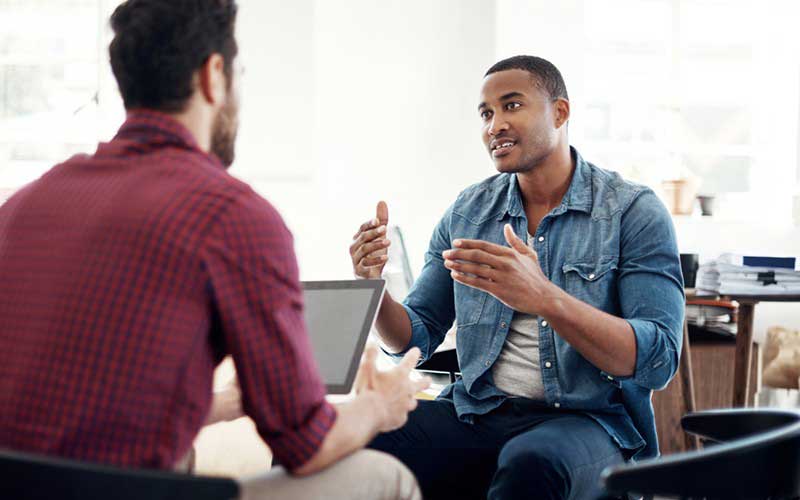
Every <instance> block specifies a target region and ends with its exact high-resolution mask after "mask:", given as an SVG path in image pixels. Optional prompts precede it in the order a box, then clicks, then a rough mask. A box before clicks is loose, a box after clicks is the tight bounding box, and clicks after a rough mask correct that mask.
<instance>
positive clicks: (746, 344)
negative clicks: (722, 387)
mask: <svg viewBox="0 0 800 500" xmlns="http://www.w3.org/2000/svg"><path fill="white" fill-rule="evenodd" d="M725 298H727V299H730V300H735V301H736V302H738V303H739V320H738V324H737V330H736V354H735V355H734V371H733V403H732V407H733V408H739V407H745V406H747V405H748V399H749V398H748V396H749V394H750V372H751V367H752V359H753V315H754V314H755V309H756V304H758V303H759V302H800V295H783V296H781V295H725Z"/></svg>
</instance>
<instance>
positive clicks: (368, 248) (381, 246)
mask: <svg viewBox="0 0 800 500" xmlns="http://www.w3.org/2000/svg"><path fill="white" fill-rule="evenodd" d="M389 245H391V242H390V241H389V240H387V239H385V238H381V239H377V240H372V241H370V242H369V243H364V244H363V245H361V246H359V247H358V248H356V251H355V252H354V253H353V260H355V261H356V262H358V261H360V260H361V259H363V258H364V257H377V256H378V255H382V254H385V253H386V249H387V248H389ZM378 250H382V252H381V253H380V254H375V255H371V254H373V253H375V252H376V251H378Z"/></svg>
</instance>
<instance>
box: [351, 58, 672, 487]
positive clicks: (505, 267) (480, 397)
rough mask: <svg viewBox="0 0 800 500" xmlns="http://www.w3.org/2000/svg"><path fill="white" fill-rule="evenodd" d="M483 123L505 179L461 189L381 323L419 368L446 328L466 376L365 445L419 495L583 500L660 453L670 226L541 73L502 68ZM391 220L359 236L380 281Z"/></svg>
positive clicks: (529, 62)
mask: <svg viewBox="0 0 800 500" xmlns="http://www.w3.org/2000/svg"><path fill="white" fill-rule="evenodd" d="M478 112H479V114H480V117H481V120H482V121H483V128H482V136H483V142H484V144H485V145H486V147H487V150H488V152H489V154H490V155H491V157H492V159H493V161H494V163H495V167H496V168H497V170H498V171H499V172H500V173H499V175H495V176H493V177H490V178H488V179H486V180H484V181H483V182H480V183H478V184H475V185H473V186H471V187H469V188H467V189H465V190H464V191H463V192H462V193H461V194H460V195H459V196H458V198H457V199H456V201H455V203H453V205H451V206H450V208H449V209H448V210H447V212H446V213H445V214H444V216H443V217H442V219H441V221H440V222H439V224H438V225H437V226H436V228H435V229H434V232H433V236H432V238H431V242H430V247H429V249H428V252H427V253H426V256H425V266H424V268H423V270H422V273H421V275H420V277H419V279H418V280H417V281H416V282H415V283H414V286H413V287H412V288H411V290H410V292H409V294H408V296H407V297H406V299H405V301H404V302H403V303H402V304H400V303H398V302H396V301H394V300H393V299H392V298H391V297H390V296H389V295H388V294H387V296H386V297H385V298H384V301H383V304H382V305H381V310H380V313H379V316H378V320H377V325H376V326H377V329H378V331H379V333H380V335H381V338H382V340H383V341H384V343H385V345H386V347H387V349H388V350H389V351H391V354H392V355H395V356H400V355H402V354H403V353H404V352H406V351H407V350H408V349H410V348H411V347H419V348H420V349H421V351H422V356H423V359H427V358H429V357H430V356H431V355H432V354H433V352H434V350H435V349H436V347H437V346H439V344H441V342H442V340H443V338H444V335H445V333H446V332H447V330H448V329H449V328H450V326H451V325H452V323H453V321H454V320H455V321H456V324H457V327H458V334H457V352H458V358H459V362H460V366H461V372H462V375H463V378H462V379H461V380H459V381H457V382H456V383H455V384H452V385H450V386H448V387H447V388H446V389H445V390H444V391H443V393H442V394H441V395H440V396H439V398H438V399H437V400H436V401H421V402H420V405H419V407H418V408H417V409H416V410H415V411H414V412H413V413H412V414H411V415H410V416H409V422H408V423H407V424H406V425H405V426H404V427H403V428H401V429H399V430H397V431H394V432H391V433H387V434H383V435H380V436H378V437H377V438H376V439H375V440H374V441H373V442H372V443H371V445H370V446H371V447H372V448H375V449H379V450H383V451H386V452H389V453H391V454H393V455H395V456H397V457H398V458H400V459H401V460H402V461H403V462H404V463H406V464H407V465H408V466H409V467H410V468H411V469H412V470H413V471H414V473H415V474H416V475H417V478H418V479H419V481H420V484H421V486H422V489H423V493H424V494H425V496H426V498H450V497H452V498H470V497H485V496H486V495H487V491H488V496H489V497H490V498H548V499H549V498H580V499H582V498H593V497H595V496H596V495H597V494H598V493H599V475H600V472H601V471H602V470H603V468H605V467H606V466H608V465H611V464H614V463H619V462H622V461H624V460H626V459H632V458H633V459H641V458H646V457H653V456H656V455H657V454H658V443H657V440H656V432H655V421H654V417H653V408H652V405H651V401H650V397H651V394H652V391H653V390H657V389H661V388H663V387H664V386H666V385H667V383H668V382H669V380H670V378H671V377H672V376H673V375H674V373H675V371H676V369H677V367H678V359H679V355H680V349H681V339H682V336H681V333H682V329H681V328H682V323H683V303H684V296H683V287H682V278H681V273H680V263H679V258H678V250H677V245H676V242H675V234H674V229H673V227H672V223H671V220H670V217H669V215H668V213H667V211H666V210H665V208H664V206H663V205H662V204H661V203H660V201H659V200H658V199H657V197H656V196H655V194H654V193H653V192H652V191H651V190H650V189H648V188H647V187H644V186H640V185H636V184H633V183H630V182H627V181H625V180H623V179H622V178H621V177H620V176H619V175H618V174H616V173H613V172H609V171H606V170H602V169H600V168H597V167H595V166H594V165H592V164H590V163H588V162H586V161H585V160H584V159H583V158H581V156H580V155H579V154H578V152H577V151H576V150H575V149H574V148H570V146H569V143H568V140H567V121H568V119H569V115H570V104H569V100H568V96H567V91H566V86H565V85H564V81H563V79H562V77H561V74H560V73H559V71H558V70H557V69H556V68H555V67H554V66H553V65H552V64H550V63H549V62H547V61H545V60H543V59H541V58H537V57H531V56H518V57H513V58H510V59H506V60H504V61H501V62H499V63H497V64H495V65H494V66H493V67H492V68H490V69H489V71H488V72H487V73H486V76H485V79H484V82H483V87H482V90H481V99H480V105H479V106H478ZM387 222H388V209H387V207H386V205H385V204H384V203H379V205H378V210H377V217H376V218H375V219H373V220H371V221H368V222H366V223H364V224H363V225H362V226H361V228H360V229H359V231H358V233H357V234H356V236H355V241H354V243H353V245H352V246H351V248H350V253H351V257H352V259H353V266H354V269H355V272H356V274H357V275H358V276H360V277H364V278H373V277H378V276H380V273H381V271H382V269H383V266H384V264H385V262H386V250H387V247H388V246H389V242H388V240H386V238H385V232H386V231H385V226H386V223H387ZM518 235H522V237H520V236H518Z"/></svg>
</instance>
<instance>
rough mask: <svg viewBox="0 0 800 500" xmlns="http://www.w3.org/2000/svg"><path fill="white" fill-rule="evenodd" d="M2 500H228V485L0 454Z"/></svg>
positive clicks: (235, 488)
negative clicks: (3, 499) (55, 499)
mask: <svg viewBox="0 0 800 500" xmlns="http://www.w3.org/2000/svg"><path fill="white" fill-rule="evenodd" d="M0 471H2V479H1V480H0V498H9V499H11V498H13V499H32V500H33V499H35V500H38V499H42V500H44V499H48V500H49V499H54V498H58V499H63V500H94V499H104V500H105V499H113V500H141V499H148V500H167V499H183V498H186V499H191V500H230V499H235V498H237V497H238V496H239V485H238V484H237V483H236V482H235V481H234V480H232V479H227V478H213V477H201V476H190V475H188V474H178V473H174V472H166V471H155V470H132V469H122V468H118V467H111V466H106V465H98V464H92V463H86V462H77V461H73V460H64V459H60V458H51V457H44V456H39V455H32V454H28V453H19V452H14V451H9V450H0Z"/></svg>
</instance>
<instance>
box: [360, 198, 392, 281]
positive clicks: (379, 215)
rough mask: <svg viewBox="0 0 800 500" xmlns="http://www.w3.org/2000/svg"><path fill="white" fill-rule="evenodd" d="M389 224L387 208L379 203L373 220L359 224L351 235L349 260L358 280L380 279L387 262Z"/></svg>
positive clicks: (384, 203) (382, 202) (381, 202)
mask: <svg viewBox="0 0 800 500" xmlns="http://www.w3.org/2000/svg"><path fill="white" fill-rule="evenodd" d="M388 223H389V207H387V206H386V202H384V201H379V202H378V206H377V208H376V209H375V218H373V219H370V220H368V221H367V222H365V223H363V224H361V227H359V228H358V231H357V232H356V234H354V235H353V244H352V245H350V259H351V260H352V262H353V272H354V273H355V275H356V276H357V277H359V278H364V279H372V278H380V277H381V273H382V272H383V268H384V267H385V266H386V262H387V261H388V260H389V245H390V244H391V242H390V241H389V240H388V238H386V227H387V224H388Z"/></svg>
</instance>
